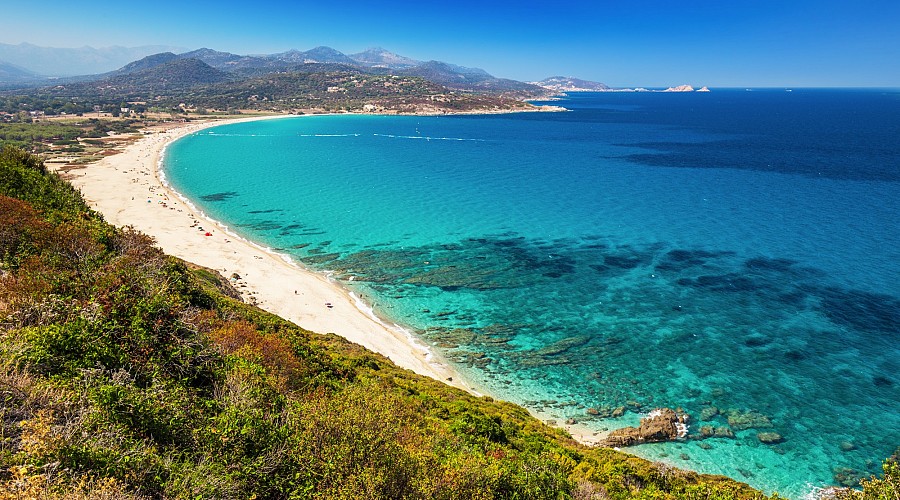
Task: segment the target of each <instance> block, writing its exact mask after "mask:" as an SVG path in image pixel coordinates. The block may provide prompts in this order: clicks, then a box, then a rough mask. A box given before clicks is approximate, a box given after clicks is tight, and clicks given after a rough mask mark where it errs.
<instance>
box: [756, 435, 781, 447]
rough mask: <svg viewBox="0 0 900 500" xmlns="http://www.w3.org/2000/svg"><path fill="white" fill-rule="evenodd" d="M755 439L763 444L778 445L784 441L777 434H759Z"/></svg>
mask: <svg viewBox="0 0 900 500" xmlns="http://www.w3.org/2000/svg"><path fill="white" fill-rule="evenodd" d="M756 438H757V439H759V442H760V443H763V444H778V443H780V442H782V441H784V438H783V437H781V434H779V433H777V432H760V433H759V434H757V435H756Z"/></svg>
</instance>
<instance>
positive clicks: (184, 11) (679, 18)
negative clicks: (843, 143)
mask: <svg viewBox="0 0 900 500" xmlns="http://www.w3.org/2000/svg"><path fill="white" fill-rule="evenodd" d="M2 11H3V12H4V18H5V19H4V21H3V30H2V31H0V42H2V43H13V44H15V43H20V42H29V43H33V44H35V45H41V46H52V47H80V46H84V45H90V46H93V47H104V46H110V45H123V46H139V45H157V44H159V45H174V46H180V47H185V48H188V49H195V48H200V47H210V48H214V49H217V50H223V51H228V52H235V53H238V54H248V53H272V52H281V51H284V50H287V49H291V48H297V49H301V50H304V49H309V48H312V47H314V46H317V45H328V46H330V47H334V48H336V49H338V50H340V51H342V52H345V53H352V52H357V51H361V50H363V49H365V48H367V47H371V46H382V47H384V48H386V49H388V50H391V51H393V52H397V53H399V54H402V55H406V56H409V57H413V58H416V59H426V60H427V59H437V60H443V61H447V62H452V63H456V64H461V65H464V66H474V67H480V68H484V69H486V70H487V71H489V72H490V73H492V74H494V75H496V76H501V77H507V78H515V79H518V80H536V79H541V78H544V77H547V76H551V75H567V76H568V75H571V76H577V77H581V78H585V79H590V80H596V81H601V82H605V83H607V84H610V85H615V86H635V85H642V86H667V85H675V84H682V83H688V84H692V85H695V86H699V85H709V86H718V87H725V86H736V87H744V86H875V87H900V0H890V1H888V0H871V1H869V0H856V1H847V0H844V1H835V0H819V1H810V0H797V1H790V0H785V1H781V2H776V1H769V0H763V1H752V0H746V1H743V2H733V1H731V0H719V1H707V0H698V1H693V0H674V1H673V0H668V1H648V0H634V1H628V0H616V1H606V0H598V1H594V2H582V1H578V0H573V1H569V2H550V1H542V2H531V1H521V2H509V3H507V2H503V3H496V2H490V1H488V0H483V1H478V2H476V1H469V0H465V1H456V2H452V1H443V2H438V3H432V2H425V1H422V2H378V1H377V0H372V1H368V2H360V1H356V0H343V1H341V0H333V1H331V2H305V1H295V2H291V1H258V2H246V1H244V2H237V1H232V0H220V1H208V0H199V1H192V0H182V1H179V2H174V1H171V0H156V1H153V2H128V1H121V0H117V1H114V2H113V1H93V2H92V1H85V2H73V1H71V0H66V1H59V0H41V1H39V2H38V1H33V2H24V1H18V2H14V4H13V5H4V6H3V7H2Z"/></svg>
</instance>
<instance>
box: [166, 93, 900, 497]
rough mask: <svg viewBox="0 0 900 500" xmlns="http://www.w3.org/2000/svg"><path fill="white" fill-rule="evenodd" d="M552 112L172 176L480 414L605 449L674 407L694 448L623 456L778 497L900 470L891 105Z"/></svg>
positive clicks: (169, 162) (722, 97)
mask: <svg viewBox="0 0 900 500" xmlns="http://www.w3.org/2000/svg"><path fill="white" fill-rule="evenodd" d="M561 104H562V105H564V106H566V107H567V108H570V109H572V111H571V112H567V113H539V114H515V115H492V116H456V117H386V116H318V117H299V118H287V119H280V120H269V121H260V122H251V123H243V124H234V125H227V126H221V127H216V128H213V129H208V130H204V131H202V132H199V133H197V134H194V135H192V136H189V137H187V138H185V139H182V140H180V141H178V142H176V143H175V144H173V145H172V146H170V148H169V150H168V155H167V158H166V160H165V170H166V173H167V176H168V179H169V181H170V182H171V183H172V185H173V187H175V188H176V189H177V190H179V191H180V192H182V193H184V194H185V195H187V196H188V197H190V198H191V199H192V200H194V202H195V203H196V204H197V205H198V206H199V207H200V208H201V209H202V210H203V211H204V212H205V213H206V214H208V215H209V216H210V217H212V218H214V219H217V220H219V221H223V222H224V223H225V224H226V225H228V226H229V227H230V228H231V229H232V230H234V231H236V232H238V233H240V234H242V235H243V236H245V237H247V238H249V239H252V240H254V241H258V242H260V243H263V244H265V245H268V246H270V247H272V248H273V249H276V250H277V251H279V252H283V253H287V254H289V255H291V256H293V257H295V258H296V259H297V260H299V261H302V262H304V263H305V264H306V265H308V266H310V267H313V268H316V269H320V270H327V271H330V272H333V273H334V274H333V275H334V276H335V277H336V278H337V279H340V280H342V281H343V282H344V283H345V284H347V285H348V286H351V287H352V288H354V289H356V290H358V291H360V292H361V293H364V294H365V295H366V296H367V297H368V299H369V300H370V301H371V302H372V303H373V305H374V306H375V308H376V310H378V312H379V313H380V314H382V315H384V316H387V317H389V318H390V319H392V320H395V321H398V322H400V323H403V324H405V325H408V326H409V327H411V328H413V329H414V330H415V331H416V332H417V333H418V334H419V336H420V337H421V338H422V339H424V340H425V341H427V342H428V343H429V344H431V345H432V346H433V347H434V348H436V349H438V350H440V351H441V352H442V353H443V354H444V355H445V356H446V357H447V358H448V359H449V360H451V361H452V362H454V363H455V364H456V365H457V367H458V368H459V369H460V370H461V371H463V372H465V373H466V374H467V376H469V377H470V378H472V379H473V380H475V381H476V382H477V384H478V385H480V386H481V387H485V388H487V390H488V391H489V392H490V393H492V394H494V395H497V396H500V397H503V398H505V399H508V400H511V401H514V402H517V403H520V404H524V405H526V406H528V407H531V408H534V409H538V410H544V411H548V412H550V413H551V414H554V415H558V416H559V417H560V418H567V417H573V418H575V419H576V420H578V421H579V423H584V424H587V425H589V426H591V427H594V428H596V429H598V430H600V429H604V428H613V427H620V426H623V425H626V422H632V421H634V420H636V418H637V416H638V415H640V414H641V413H643V412H647V411H649V410H650V409H652V408H654V407H658V406H671V407H676V406H680V407H683V408H684V409H686V410H687V411H688V412H689V413H690V414H691V415H692V416H693V417H694V421H693V422H692V424H691V426H690V436H689V437H690V439H688V440H686V441H684V442H678V443H668V444H659V445H644V446H641V447H636V448H632V449H631V450H630V451H632V452H634V453H637V454H640V455H642V456H645V457H648V458H653V459H656V460H662V461H666V462H668V463H672V464H674V465H677V466H679V467H684V468H690V469H694V470H698V471H701V472H712V473H720V474H726V475H728V476H731V477H734V478H736V479H739V480H742V481H745V482H748V483H749V484H751V485H754V486H756V487H759V488H762V489H765V490H767V491H773V490H777V491H779V492H781V493H784V494H787V495H789V496H792V497H800V496H803V495H805V494H807V493H809V492H810V491H811V490H812V489H813V488H814V487H818V486H826V485H830V484H835V481H837V480H838V479H847V478H852V477H855V476H867V475H869V474H871V473H875V472H877V471H879V470H880V462H881V460H882V459H884V458H885V457H887V456H889V455H890V454H891V453H892V452H893V450H894V449H895V448H896V447H897V446H898V445H900V411H898V409H900V377H898V373H900V342H898V339H900V142H898V141H897V140H896V137H900V95H898V94H897V93H893V92H877V91H820V90H797V91H794V92H792V93H786V92H777V91H761V92H752V93H748V92H738V91H721V92H713V93H710V94H683V95H672V94H584V95H578V96H575V97H572V98H569V99H567V100H565V101H563V102H562V103H561ZM617 407H625V408H626V409H627V410H628V413H627V414H626V417H624V418H619V419H614V418H602V417H603V415H604V414H608V413H610V412H611V410H612V409H614V408H617ZM587 408H596V409H598V410H599V413H600V415H599V416H590V415H588V414H587V413H586V410H587ZM714 408H715V409H714ZM701 416H703V417H706V418H707V419H708V420H706V421H701ZM729 416H730V419H729ZM729 420H730V421H729ZM707 425H712V426H715V427H720V428H721V427H729V428H730V429H731V430H732V432H733V433H734V438H705V439H701V437H702V435H701V427H702V426H707ZM770 431H771V432H777V433H778V434H780V435H781V436H782V437H783V442H781V443H778V444H763V443H761V442H760V441H759V440H758V439H757V433H759V432H770Z"/></svg>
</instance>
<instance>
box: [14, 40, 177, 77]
mask: <svg viewBox="0 0 900 500" xmlns="http://www.w3.org/2000/svg"><path fill="white" fill-rule="evenodd" d="M184 50H185V49H184V48H181V47H171V46H167V45H147V46H142V47H120V46H112V47H102V48H99V49H97V48H94V47H87V46H85V47H80V48H55V47H41V46H38V45H33V44H30V43H20V44H17V45H12V44H4V43H0V61H6V62H8V63H11V64H14V65H16V66H19V67H20V68H23V69H26V70H28V71H31V72H33V73H36V74H38V75H46V76H51V77H58V76H75V75H86V74H102V73H106V72H109V71H112V70H114V69H117V68H121V67H122V66H124V65H125V64H128V63H129V62H132V61H135V60H138V59H141V58H143V57H145V56H148V55H151V54H158V53H161V52H173V53H178V52H184Z"/></svg>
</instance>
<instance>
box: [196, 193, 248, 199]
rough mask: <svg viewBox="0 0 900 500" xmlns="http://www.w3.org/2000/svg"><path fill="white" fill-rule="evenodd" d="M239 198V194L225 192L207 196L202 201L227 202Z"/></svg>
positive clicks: (202, 197)
mask: <svg viewBox="0 0 900 500" xmlns="http://www.w3.org/2000/svg"><path fill="white" fill-rule="evenodd" d="M237 196H239V195H238V193H236V192H234V191H225V192H222V193H213V194H206V195H203V196H201V197H200V199H201V200H203V201H227V200H230V199H232V198H235V197H237Z"/></svg>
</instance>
